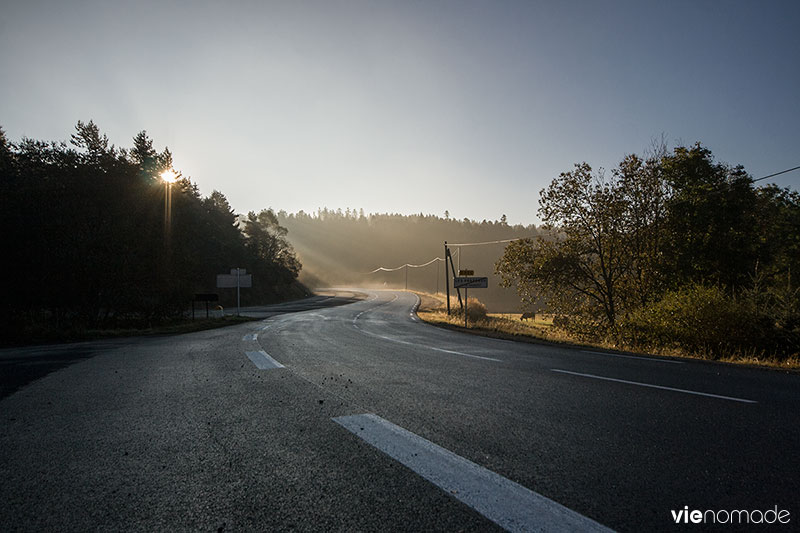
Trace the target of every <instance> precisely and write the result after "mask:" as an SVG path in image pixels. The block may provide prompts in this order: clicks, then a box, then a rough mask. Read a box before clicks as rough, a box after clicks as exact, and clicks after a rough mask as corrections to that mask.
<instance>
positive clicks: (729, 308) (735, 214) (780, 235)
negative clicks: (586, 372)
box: [496, 144, 800, 357]
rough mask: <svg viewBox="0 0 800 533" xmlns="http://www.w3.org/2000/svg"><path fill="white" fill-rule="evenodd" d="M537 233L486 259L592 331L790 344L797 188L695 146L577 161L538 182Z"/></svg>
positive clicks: (797, 332) (799, 240)
mask: <svg viewBox="0 0 800 533" xmlns="http://www.w3.org/2000/svg"><path fill="white" fill-rule="evenodd" d="M539 203H540V209H539V215H540V217H541V218H542V220H543V221H544V222H545V228H544V229H545V230H546V233H544V234H543V235H542V236H540V237H539V238H538V239H529V240H524V241H517V242H514V243H511V244H509V245H508V246H507V247H506V250H505V253H504V255H503V257H502V258H501V260H500V261H498V263H497V265H496V270H497V272H498V274H500V275H501V276H502V278H503V283H504V284H505V285H506V286H516V287H517V288H518V291H519V294H520V296H521V297H522V299H523V301H524V302H525V303H527V304H529V305H531V304H539V305H543V306H545V307H546V308H547V309H549V310H550V311H551V312H553V313H555V314H556V315H557V320H556V322H557V323H558V324H559V325H561V326H563V327H565V328H567V329H569V330H571V331H572V332H574V333H578V334H581V335H585V336H591V337H607V338H610V339H612V340H614V341H620V342H629V343H632V344H638V345H645V346H658V347H664V346H672V345H676V346H678V347H682V348H685V349H688V350H690V351H701V352H703V353H705V354H707V355H712V356H715V357H716V356H719V355H721V354H723V353H725V354H729V353H734V352H735V353H743V352H745V351H748V350H750V351H753V350H756V351H759V352H769V353H779V354H783V355H786V354H791V353H797V351H798V350H800V291H799V290H798V289H797V288H796V286H797V282H796V280H795V281H794V282H793V281H792V272H794V273H795V278H796V277H797V271H798V269H800V195H798V193H797V192H793V191H789V190H788V189H779V188H777V187H775V186H767V187H760V188H757V187H755V186H754V182H753V179H752V178H751V177H750V176H749V175H748V174H747V173H746V172H745V171H744V169H743V168H742V167H741V166H737V167H731V166H729V165H726V164H723V163H718V162H715V161H714V159H713V157H712V154H711V151H710V150H708V149H707V148H705V147H703V146H702V145H700V144H696V145H694V146H692V147H688V148H687V147H678V148H675V149H674V150H673V151H672V153H669V152H667V151H666V150H664V149H662V150H658V151H656V153H654V154H652V155H651V156H650V157H648V158H646V159H643V158H640V157H638V156H635V155H629V156H626V157H625V158H624V159H623V160H622V162H621V163H620V164H619V166H618V167H617V168H615V169H614V170H613V172H612V176H611V177H610V178H606V177H605V176H604V175H603V174H602V173H594V172H592V169H591V167H589V165H587V164H586V163H582V164H579V165H576V166H575V169H574V170H573V171H571V172H566V173H563V174H561V175H560V176H559V177H558V178H556V179H555V180H553V182H552V183H551V184H550V186H549V187H548V188H546V189H544V190H543V191H542V193H541V197H540V200H539Z"/></svg>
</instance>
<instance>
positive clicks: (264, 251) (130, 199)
mask: <svg viewBox="0 0 800 533" xmlns="http://www.w3.org/2000/svg"><path fill="white" fill-rule="evenodd" d="M165 171H167V172H172V154H171V153H170V151H169V149H167V148H165V149H164V150H162V151H160V152H159V151H157V150H156V149H155V148H154V147H153V140H152V139H150V138H149V137H148V136H147V133H146V132H145V131H142V132H140V133H138V134H137V135H136V136H135V137H134V138H133V146H132V147H131V148H128V149H125V148H117V147H115V146H113V145H109V141H108V138H107V136H106V135H104V134H102V133H101V132H100V129H99V127H98V126H97V125H96V124H94V123H93V122H91V121H89V122H88V123H84V122H78V124H77V126H76V128H75V132H74V133H73V134H72V135H71V138H70V140H69V143H67V142H53V141H40V140H34V139H29V138H23V139H22V140H21V141H19V142H16V143H13V142H11V141H9V140H8V139H7V138H6V135H5V133H4V132H3V131H2V129H0V233H2V235H3V248H4V249H3V259H2V261H3V265H4V267H3V271H4V272H5V276H6V280H7V281H9V283H6V284H5V293H4V294H3V298H2V304H0V314H1V315H2V316H0V324H2V325H0V328H1V329H0V332H1V333H2V336H3V339H4V340H5V341H14V340H15V339H25V338H29V337H31V335H33V336H35V335H36V333H37V332H47V331H62V332H63V331H67V330H81V329H86V328H100V327H120V326H129V327H137V326H148V325H152V324H157V323H160V322H163V321H165V320H169V319H172V318H176V317H180V316H183V315H184V314H185V312H186V310H187V309H189V308H190V307H191V302H192V298H193V295H194V294H196V293H218V294H219V295H220V303H222V304H223V305H225V306H227V305H230V304H234V305H235V299H234V298H233V296H234V295H233V292H234V291H235V289H234V290H232V289H217V288H216V275H217V274H222V273H228V272H229V271H230V269H231V268H236V267H239V268H245V269H247V271H248V273H252V274H253V288H252V289H247V290H243V291H242V302H243V304H247V303H265V302H273V301H280V300H284V299H287V298H291V297H300V296H303V295H305V294H306V292H307V291H306V289H305V288H304V287H303V286H302V285H300V284H299V283H298V282H297V275H298V272H299V271H300V266H301V265H300V263H299V262H298V260H297V258H296V257H295V254H294V252H293V250H292V248H291V246H290V245H289V243H288V241H287V240H286V229H285V228H283V227H281V226H280V224H279V223H278V220H277V217H276V216H275V214H274V213H273V212H272V211H270V210H263V211H261V212H259V213H255V212H251V213H248V214H247V215H246V216H242V217H237V216H236V214H235V213H234V212H233V210H232V209H231V206H230V205H229V204H228V201H227V199H226V198H225V196H224V194H223V193H221V192H219V191H214V192H213V193H212V194H211V195H209V196H208V197H202V196H201V195H200V193H199V192H198V189H197V186H196V185H195V184H193V183H192V181H191V180H190V179H189V178H187V177H183V176H180V175H174V174H173V175H171V176H170V177H171V178H172V179H174V181H173V182H172V183H169V182H166V181H164V180H163V179H162V173H164V172H165Z"/></svg>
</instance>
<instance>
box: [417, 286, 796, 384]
mask: <svg viewBox="0 0 800 533" xmlns="http://www.w3.org/2000/svg"><path fill="white" fill-rule="evenodd" d="M416 294H417V296H419V298H420V306H419V310H418V311H417V315H418V316H419V317H420V319H422V320H424V321H425V322H427V323H429V324H433V325H436V326H440V327H445V328H448V329H454V330H458V331H462V332H465V333H472V334H475V335H483V336H487V337H494V338H501V339H508V340H514V341H520V342H532V343H554V344H565V345H570V346H576V347H583V348H600V349H605V350H614V351H622V352H627V353H633V354H641V352H640V351H637V350H636V348H635V347H630V346H619V345H615V344H612V343H608V342H587V341H582V340H579V339H576V338H574V337H572V336H570V335H569V334H568V333H567V332H565V331H563V330H561V329H558V328H554V327H553V320H552V317H551V316H547V315H542V314H538V313H537V314H536V318H535V320H522V319H521V317H522V314H521V313H489V314H488V315H487V316H486V318H485V319H481V320H471V321H469V322H468V326H467V327H466V328H465V327H464V314H463V312H460V310H459V306H458V300H455V301H451V304H450V307H451V309H452V310H453V314H452V315H448V314H447V300H446V299H445V297H444V296H442V295H434V294H427V293H420V292H417V293H416ZM451 300H452V299H451ZM470 300H471V298H470ZM641 355H648V356H663V357H679V358H688V359H698V360H708V359H705V358H703V357H701V356H699V355H694V354H688V353H685V352H682V351H680V350H675V349H661V350H650V351H648V353H647V354H641ZM717 361H719V362H722V363H733V364H738V365H746V366H753V367H761V368H773V369H781V370H792V371H798V370H800V357H798V356H792V357H789V358H788V359H777V358H774V357H764V356H759V355H755V354H752V355H747V354H737V355H731V356H728V357H724V358H721V359H718V360H717Z"/></svg>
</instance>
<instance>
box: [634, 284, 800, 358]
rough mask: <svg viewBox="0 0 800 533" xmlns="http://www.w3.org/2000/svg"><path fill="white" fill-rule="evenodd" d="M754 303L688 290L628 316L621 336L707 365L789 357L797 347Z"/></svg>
mask: <svg viewBox="0 0 800 533" xmlns="http://www.w3.org/2000/svg"><path fill="white" fill-rule="evenodd" d="M756 303H757V302H756V300H755V299H754V298H752V297H749V296H748V295H742V296H740V297H738V298H737V297H734V296H730V295H728V294H727V293H726V292H725V291H724V290H723V289H721V288H719V287H709V286H704V285H700V284H693V285H688V286H685V287H682V288H680V289H678V290H675V291H670V292H667V293H666V294H665V295H664V297H663V298H662V299H661V300H659V301H658V302H654V303H652V304H650V305H648V306H646V307H643V308H640V309H638V310H636V311H634V312H633V313H630V314H629V315H628V316H627V317H625V318H624V319H623V320H622V321H621V322H620V329H619V331H620V336H621V338H622V340H623V341H624V342H626V343H628V344H630V345H633V346H637V347H644V348H654V347H656V348H677V349H680V350H683V351H686V352H689V353H692V354H695V355H701V356H703V357H706V358H710V359H719V358H720V357H724V356H731V355H747V356H750V355H756V356H761V355H769V356H780V357H787V356H788V355H790V354H791V352H792V351H793V350H794V348H793V345H794V344H796V339H794V335H793V333H792V332H791V331H787V330H786V329H784V328H782V327H780V325H779V324H777V322H776V321H775V319H774V318H772V317H771V316H770V313H769V312H768V311H767V310H766V309H764V308H763V307H761V306H759V305H757V304H756ZM795 347H796V346H795Z"/></svg>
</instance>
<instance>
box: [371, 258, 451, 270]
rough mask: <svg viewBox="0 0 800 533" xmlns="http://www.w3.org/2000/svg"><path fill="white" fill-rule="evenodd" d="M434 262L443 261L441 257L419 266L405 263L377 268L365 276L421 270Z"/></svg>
mask: <svg viewBox="0 0 800 533" xmlns="http://www.w3.org/2000/svg"><path fill="white" fill-rule="evenodd" d="M436 261H444V259H442V258H441V257H434V258H433V259H431V260H430V261H428V262H427V263H423V264H421V265H411V264H408V263H406V264H405V265H400V266H399V267H395V268H386V267H378V268H376V269H375V270H373V271H372V272H367V274H374V273H375V272H395V271H397V270H402V269H404V268H422V267H426V266H428V265H430V264H431V263H434V262H436Z"/></svg>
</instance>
